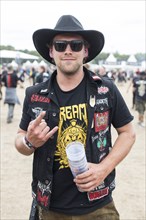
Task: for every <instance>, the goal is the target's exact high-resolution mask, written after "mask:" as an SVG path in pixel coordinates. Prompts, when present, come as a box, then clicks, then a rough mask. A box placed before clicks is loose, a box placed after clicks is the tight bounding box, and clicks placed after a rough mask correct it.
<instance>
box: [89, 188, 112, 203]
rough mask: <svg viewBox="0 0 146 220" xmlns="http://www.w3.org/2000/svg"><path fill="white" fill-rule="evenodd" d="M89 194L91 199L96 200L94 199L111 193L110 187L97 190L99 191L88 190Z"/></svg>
mask: <svg viewBox="0 0 146 220" xmlns="http://www.w3.org/2000/svg"><path fill="white" fill-rule="evenodd" d="M87 194H88V199H89V201H94V200H97V199H101V198H103V197H104V196H107V195H108V194H109V188H108V187H106V188H104V189H101V190H97V191H94V192H88V193H87Z"/></svg>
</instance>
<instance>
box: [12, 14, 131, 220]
mask: <svg viewBox="0 0 146 220" xmlns="http://www.w3.org/2000/svg"><path fill="white" fill-rule="evenodd" d="M33 41H34V45H35V47H36V49H37V51H38V52H39V54H40V55H41V56H42V57H43V58H44V59H46V60H47V61H48V62H50V63H52V64H54V65H56V70H55V71H54V72H53V73H52V74H51V77H50V79H49V80H47V81H46V82H43V83H39V84H37V85H35V86H32V87H29V88H27V89H26V96H25V100H24V106H23V114H22V118H21V121H20V128H19V130H18V132H17V135H16V139H15V146H16V149H17V150H18V152H20V153H21V154H23V155H32V154H34V161H33V181H32V193H33V198H34V199H33V205H32V210H31V214H30V219H32V217H33V216H34V213H37V214H36V215H37V217H35V218H34V217H33V219H37V218H38V219H40V220H42V219H43V220H49V219H50V220H63V219H65V220H70V219H78V220H91V219H94V220H99V219H100V220H105V219H106V220H119V213H118V211H117V209H116V207H115V205H114V201H113V196H112V191H113V190H114V189H115V168H116V166H117V165H118V164H119V163H120V162H121V161H122V160H123V159H124V158H125V157H126V155H127V154H128V153H129V151H130V150H131V147H132V145H133V144H134V141H135V131H134V129H133V125H132V120H133V116H132V115H131V114H130V112H129V110H128V107H127V105H126V103H125V101H124V99H123V98H122V96H121V94H120V92H119V90H118V89H117V87H116V85H115V84H114V83H113V82H112V80H110V79H108V78H105V77H102V78H101V77H99V76H95V75H94V74H93V76H92V75H91V74H90V71H89V70H88V69H87V68H85V67H84V66H83V64H85V63H88V62H90V61H91V60H93V59H94V58H95V57H96V56H97V55H98V54H99V53H100V51H101V50H102V48H103V46H104V36H103V34H102V33H101V32H99V31H96V30H84V29H83V26H82V24H81V23H80V22H79V21H78V20H77V19H76V18H75V17H74V16H72V15H63V16H61V17H60V18H59V20H58V22H57V24H56V26H55V28H54V29H40V30H37V31H35V32H34V34H33ZM111 125H113V126H114V128H115V129H116V131H117V134H118V136H117V139H116V141H115V142H114V143H111V139H112V137H111ZM74 141H79V142H81V143H82V144H84V147H85V151H86V157H87V161H88V170H87V171H85V172H84V173H82V174H79V175H77V177H76V178H74V177H73V175H72V173H71V170H70V167H69V163H68V159H67V155H66V146H67V145H68V144H69V143H71V142H74ZM125 169H126V167H125ZM78 188H79V189H80V190H81V191H82V192H80V191H79V190H78ZM125 196H126V195H125ZM125 208H126V207H125Z"/></svg>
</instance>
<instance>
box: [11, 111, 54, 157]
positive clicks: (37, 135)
mask: <svg viewBox="0 0 146 220" xmlns="http://www.w3.org/2000/svg"><path fill="white" fill-rule="evenodd" d="M44 116H45V112H41V113H40V115H39V116H38V117H37V118H36V119H35V120H33V121H31V122H30V123H29V126H28V129H27V132H26V131H24V130H22V129H19V130H18V132H17V136H16V139H15V147H16V149H17V150H18V151H19V152H20V153H21V154H24V155H31V154H32V153H33V152H34V149H28V148H27V147H26V146H25V144H24V143H23V137H24V136H26V138H27V140H28V141H29V142H30V143H31V144H32V145H33V146H35V148H39V147H41V146H42V145H43V144H44V143H45V142H46V141H47V140H48V139H49V138H50V137H51V136H52V135H53V134H54V133H55V132H56V131H57V130H58V127H57V126H56V127H54V128H53V129H52V130H50V127H49V126H47V123H46V122H45V120H44V119H43V117H44Z"/></svg>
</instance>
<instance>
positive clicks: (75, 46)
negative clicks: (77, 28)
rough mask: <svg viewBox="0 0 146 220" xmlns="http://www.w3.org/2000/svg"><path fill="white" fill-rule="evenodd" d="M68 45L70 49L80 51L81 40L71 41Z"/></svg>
mask: <svg viewBox="0 0 146 220" xmlns="http://www.w3.org/2000/svg"><path fill="white" fill-rule="evenodd" d="M70 47H71V49H72V51H75V52H78V51H81V50H82V48H83V41H80V40H79V41H71V43H70Z"/></svg>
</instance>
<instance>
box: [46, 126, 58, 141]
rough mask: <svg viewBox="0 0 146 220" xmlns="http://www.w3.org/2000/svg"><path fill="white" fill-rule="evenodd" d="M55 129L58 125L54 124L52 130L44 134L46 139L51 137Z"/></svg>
mask: <svg viewBox="0 0 146 220" xmlns="http://www.w3.org/2000/svg"><path fill="white" fill-rule="evenodd" d="M57 130H58V126H55V127H54V128H53V129H52V130H50V131H49V132H48V133H47V134H46V139H47V140H48V139H49V138H50V137H52V136H53V135H54V134H55V133H56V131H57Z"/></svg>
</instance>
